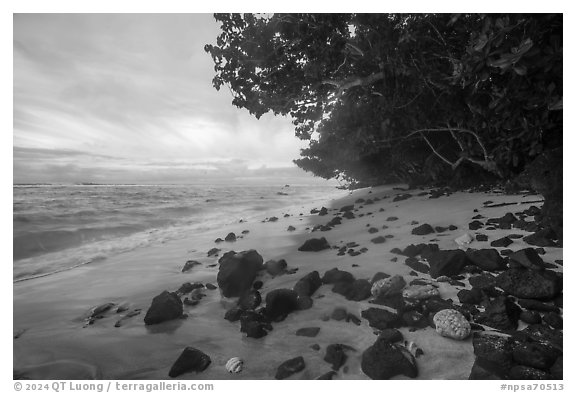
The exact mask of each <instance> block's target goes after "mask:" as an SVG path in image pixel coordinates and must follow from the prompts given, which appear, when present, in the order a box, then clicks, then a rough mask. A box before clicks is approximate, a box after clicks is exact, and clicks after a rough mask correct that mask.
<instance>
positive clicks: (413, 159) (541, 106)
mask: <svg viewBox="0 0 576 393" xmlns="http://www.w3.org/2000/svg"><path fill="white" fill-rule="evenodd" d="M215 18H216V20H217V21H219V22H221V30H222V33H221V34H220V36H219V37H218V38H217V42H216V45H206V47H205V49H206V51H207V52H208V53H210V55H211V56H212V58H213V60H214V62H215V67H214V69H215V72H216V76H215V77H214V80H213V84H214V87H215V88H216V89H220V88H221V87H222V86H224V85H226V86H228V88H229V89H230V91H231V92H232V94H233V96H234V98H233V101H232V103H233V104H234V105H235V106H237V107H240V108H245V109H247V110H249V111H250V113H251V114H253V115H255V116H256V117H260V116H262V115H263V114H264V113H267V112H272V113H274V114H276V115H289V116H290V117H291V118H292V119H293V124H294V126H295V132H296V135H297V136H298V137H299V138H302V139H306V140H309V141H310V144H309V147H308V148H306V149H304V150H303V151H302V152H301V155H302V158H300V159H298V160H295V162H296V163H297V165H299V166H300V167H302V168H303V169H305V170H307V171H312V172H313V173H314V174H316V175H318V176H322V177H325V178H331V177H340V178H343V179H346V180H348V181H350V182H364V183H369V184H376V183H381V182H384V181H393V180H402V181H409V182H415V181H419V182H423V183H431V182H438V181H443V180H445V179H447V178H449V177H450V176H452V175H453V173H454V171H458V170H460V169H462V167H468V168H470V167H475V168H482V171H485V172H486V173H490V174H492V175H493V176H495V177H498V178H502V179H508V178H511V177H513V176H515V175H516V174H518V173H520V172H521V171H522V170H523V168H524V167H525V166H526V165H527V164H528V163H530V162H531V161H533V160H534V159H535V158H536V157H537V156H538V155H539V154H540V153H542V152H543V151H545V150H550V149H553V148H555V147H558V146H561V145H562V94H563V93H562V15H561V14H551V15H540V14H506V15H496V14H487V15H480V14H472V15H464V14H463V15H460V14H458V15H448V14H274V15H263V16H257V15H252V14H245V15H239V14H215Z"/></svg>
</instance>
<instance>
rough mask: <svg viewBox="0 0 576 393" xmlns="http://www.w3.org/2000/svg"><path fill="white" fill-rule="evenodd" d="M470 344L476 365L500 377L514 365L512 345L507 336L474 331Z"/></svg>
mask: <svg viewBox="0 0 576 393" xmlns="http://www.w3.org/2000/svg"><path fill="white" fill-rule="evenodd" d="M472 346H473V347H474V355H476V362H477V363H478V365H479V366H481V367H482V368H483V369H485V370H487V371H489V372H490V373H493V374H495V375H497V376H499V377H501V378H504V377H505V376H506V375H507V374H508V372H509V370H510V368H512V366H513V365H514V362H513V358H512V351H513V345H512V340H511V339H510V338H509V337H505V336H501V335H497V334H491V333H488V332H474V333H473V339H472Z"/></svg>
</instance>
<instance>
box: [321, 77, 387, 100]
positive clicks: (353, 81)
mask: <svg viewBox="0 0 576 393" xmlns="http://www.w3.org/2000/svg"><path fill="white" fill-rule="evenodd" d="M381 79H384V73H383V72H382V71H380V72H376V73H375V74H372V75H368V76H365V77H361V76H352V77H349V78H346V79H341V80H335V79H325V80H323V81H322V84H323V85H332V86H335V87H336V88H337V89H338V90H337V92H336V97H340V96H341V95H342V94H343V93H344V92H345V91H346V90H348V89H350V88H352V87H356V86H369V85H371V84H373V83H374V82H376V81H379V80H381Z"/></svg>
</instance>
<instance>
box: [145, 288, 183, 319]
mask: <svg viewBox="0 0 576 393" xmlns="http://www.w3.org/2000/svg"><path fill="white" fill-rule="evenodd" d="M182 312H183V306H182V301H181V300H180V297H179V296H178V295H177V294H176V293H174V292H168V291H164V292H162V293H161V294H160V295H158V296H156V297H155V298H154V299H152V304H151V305H150V308H149V309H148V311H147V312H146V316H145V317H144V323H145V324H146V325H155V324H158V323H162V322H165V321H170V320H172V319H177V318H180V317H181V316H182Z"/></svg>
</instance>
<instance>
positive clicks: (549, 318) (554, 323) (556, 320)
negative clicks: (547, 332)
mask: <svg viewBox="0 0 576 393" xmlns="http://www.w3.org/2000/svg"><path fill="white" fill-rule="evenodd" d="M542 319H543V320H544V322H546V324H547V325H548V326H550V327H553V328H554V329H562V328H563V327H564V320H563V319H562V317H561V316H560V315H559V314H558V313H555V312H548V313H546V314H544V317H543V318H542Z"/></svg>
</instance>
